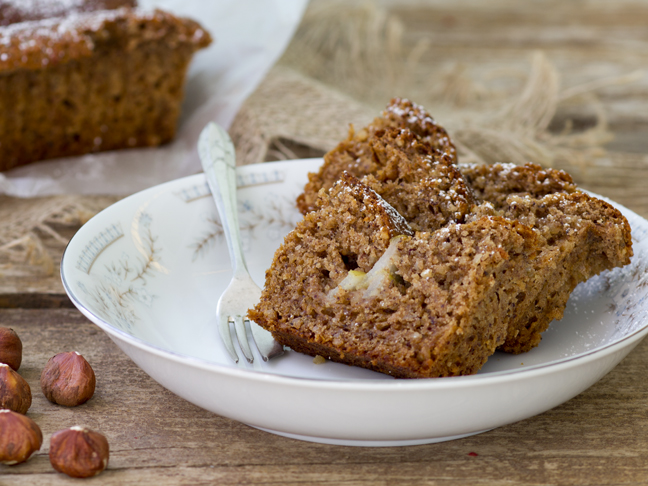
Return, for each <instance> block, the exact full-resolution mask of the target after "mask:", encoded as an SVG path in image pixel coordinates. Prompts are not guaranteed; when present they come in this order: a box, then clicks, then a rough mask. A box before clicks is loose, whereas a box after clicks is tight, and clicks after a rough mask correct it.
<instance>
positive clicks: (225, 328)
mask: <svg viewBox="0 0 648 486" xmlns="http://www.w3.org/2000/svg"><path fill="white" fill-rule="evenodd" d="M218 332H219V334H220V336H221V340H222V341H223V344H224V345H225V349H227V352H228V353H229V355H230V356H231V357H232V359H233V360H234V362H236V363H238V361H239V357H238V354H236V350H235V349H234V343H233V342H232V333H231V331H230V325H229V321H228V318H227V316H223V317H220V316H219V319H218Z"/></svg>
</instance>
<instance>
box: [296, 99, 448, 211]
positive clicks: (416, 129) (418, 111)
mask: <svg viewBox="0 0 648 486" xmlns="http://www.w3.org/2000/svg"><path fill="white" fill-rule="evenodd" d="M387 128H406V129H408V130H409V131H411V132H412V133H413V134H414V135H415V136H416V137H417V139H419V140H420V141H421V142H422V143H423V144H425V145H426V146H427V147H428V151H429V152H430V155H431V157H433V158H435V159H439V158H441V157H444V155H445V158H446V159H447V160H449V161H450V162H451V163H453V164H454V163H455V162H456V158H457V152H456V149H455V146H454V144H453V143H452V140H451V139H450V137H449V136H448V133H447V132H446V131H445V129H444V128H443V127H442V126H441V125H439V124H437V123H436V122H435V121H434V119H433V118H432V117H431V116H430V115H429V113H427V111H425V109H424V108H423V107H421V106H419V105H416V104H415V103H412V102H411V101H409V100H406V99H403V98H394V99H393V100H391V102H390V104H389V105H388V106H387V108H386V109H385V110H384V111H383V113H382V115H381V116H379V117H377V118H376V119H374V120H373V121H372V122H371V123H370V124H369V125H368V126H367V127H365V128H363V129H361V130H359V131H357V132H356V131H355V129H354V128H353V126H351V127H350V128H349V135H348V137H347V139H346V140H344V141H342V142H341V143H340V144H339V145H338V146H337V147H336V148H335V149H333V150H331V151H330V152H328V153H327V154H326V155H325V156H324V163H323V164H322V167H321V168H320V170H319V171H318V172H313V173H310V174H308V182H307V183H306V186H305V187H304V192H303V193H302V194H300V195H299V197H298V198H297V207H298V208H299V210H300V211H301V212H302V213H303V214H306V213H307V212H308V211H312V210H313V209H315V203H316V201H317V193H318V191H319V190H320V189H328V188H330V187H331V186H332V185H333V184H334V183H335V182H336V181H337V180H338V179H339V178H340V176H341V174H342V172H344V171H346V172H348V173H349V174H352V175H354V176H356V177H362V176H365V175H367V174H372V173H375V172H376V171H377V170H380V166H381V164H380V163H379V162H378V161H376V160H375V159H374V151H373V150H372V147H371V142H372V140H373V138H374V135H375V134H376V132H382V131H384V130H385V129H387Z"/></svg>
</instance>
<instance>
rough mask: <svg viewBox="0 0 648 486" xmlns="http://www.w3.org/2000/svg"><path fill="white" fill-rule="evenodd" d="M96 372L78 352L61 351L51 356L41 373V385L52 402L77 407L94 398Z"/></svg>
mask: <svg viewBox="0 0 648 486" xmlns="http://www.w3.org/2000/svg"><path fill="white" fill-rule="evenodd" d="M95 383H96V379H95V374H94V371H93V370H92V367H91V366H90V363H88V362H87V361H86V360H85V358H84V357H83V356H81V355H80V354H79V353H77V352H69V353H60V354H57V355H56V356H54V357H52V358H50V360H49V361H48V362H47V364H46V365H45V368H44V369H43V372H42V373H41V378H40V385H41V389H42V390H43V394H44V395H45V397H47V399H48V400H49V401H50V402H53V403H58V404H59V405H65V406H67V407H75V406H77V405H81V404H82V403H85V402H87V401H88V400H90V399H91V398H92V395H93V394H94V390H95Z"/></svg>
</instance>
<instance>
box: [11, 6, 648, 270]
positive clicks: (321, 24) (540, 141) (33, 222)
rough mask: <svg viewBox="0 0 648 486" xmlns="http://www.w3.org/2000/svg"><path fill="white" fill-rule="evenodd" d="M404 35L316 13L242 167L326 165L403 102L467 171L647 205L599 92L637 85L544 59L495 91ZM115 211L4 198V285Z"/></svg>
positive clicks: (392, 25) (270, 81)
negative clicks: (554, 177)
mask: <svg viewBox="0 0 648 486" xmlns="http://www.w3.org/2000/svg"><path fill="white" fill-rule="evenodd" d="M402 33H403V26H402V25H401V23H400V22H399V20H398V18H396V17H394V16H392V15H390V14H389V13H388V12H387V11H385V10H383V9H381V8H380V7H378V6H376V5H375V4H369V3H367V4H364V5H349V4H344V6H343V7H342V6H341V5H340V4H338V3H337V2H331V1H324V2H316V3H313V4H312V5H311V6H310V7H309V9H308V10H307V12H306V14H305V17H304V19H303V21H302V24H301V26H300V28H299V29H298V32H297V33H296V35H295V37H294V39H293V40H292V42H291V44H290V45H289V47H288V49H287V51H286V52H285V54H284V56H283V57H282V59H281V60H280V61H279V62H278V64H277V65H276V66H275V67H274V68H273V69H272V70H271V72H270V73H269V74H268V76H267V77H266V79H265V80H264V81H263V82H262V83H261V85H260V86H259V88H258V89H257V90H256V92H255V93H253V94H252V96H251V97H250V98H249V99H248V100H247V101H246V103H245V104H244V106H243V107H242V109H241V110H240V112H239V113H238V115H237V117H236V119H235V121H234V123H233V125H232V127H231V129H230V134H231V136H232V139H233V140H234V143H235V145H236V150H237V163H238V164H239V165H245V164H254V163H260V162H265V161H272V160H282V159H296V158H307V157H318V156H321V155H322V154H324V153H325V152H326V151H328V150H329V149H331V148H333V147H334V146H335V145H336V144H337V143H338V142H339V141H340V140H341V139H343V138H344V137H345V136H346V133H347V130H348V127H349V124H350V123H352V124H354V125H356V126H362V125H364V124H366V123H367V122H368V121H370V120H371V119H372V118H373V117H374V116H376V115H377V114H378V113H379V112H380V110H381V109H382V108H383V107H384V105H385V104H386V103H387V102H388V101H389V99H390V98H391V97H393V96H405V97H409V98H411V99H412V100H414V101H416V102H417V103H419V104H422V105H424V106H426V107H427V108H428V109H429V111H431V112H432V113H433V114H434V116H435V118H436V119H437V120H438V121H439V122H440V123H441V124H443V125H444V126H445V127H446V128H447V129H448V131H449V133H450V134H451V136H452V137H453V139H454V141H455V143H456V144H457V147H458V152H459V157H460V161H462V162H478V163H492V162H499V161H503V162H513V163H525V162H528V161H533V162H536V163H539V164H542V165H545V166H556V167H560V168H563V169H566V170H568V171H569V172H571V173H572V175H574V176H575V178H576V179H577V182H585V183H587V184H588V185H589V186H590V188H593V189H596V188H597V187H598V186H602V187H608V188H609V187H612V188H614V187H618V188H621V189H623V194H629V193H630V194H632V192H633V188H634V190H635V192H637V193H638V194H639V193H641V194H643V192H644V191H643V187H640V186H639V185H638V184H637V182H636V181H637V180H641V176H639V178H638V177H637V171H642V174H645V173H646V167H645V164H644V163H637V161H636V160H635V159H633V158H632V156H631V155H628V160H624V159H623V155H619V154H616V155H615V158H614V160H613V166H614V165H616V166H617V167H618V168H619V170H612V171H610V170H608V169H609V167H610V158H609V154H606V152H605V150H604V149H603V145H604V144H605V143H606V142H608V141H609V140H610V139H611V137H612V134H611V133H610V131H609V129H608V126H607V121H606V116H605V112H604V110H603V109H602V107H601V104H600V103H599V102H598V100H597V97H596V91H597V90H598V89H600V88H601V87H604V86H609V85H610V84H623V83H631V82H632V81H633V80H634V79H636V74H633V73H630V74H629V75H627V76H624V77H620V78H615V79H603V80H595V81H593V82H590V83H589V84H587V85H583V86H577V87H573V88H571V89H569V90H563V89H561V83H560V73H559V72H558V71H557V70H556V68H555V67H554V66H553V65H552V63H551V62H549V60H548V59H547V57H546V56H545V55H544V54H543V53H541V52H535V53H530V54H529V64H528V71H527V73H525V75H524V79H523V80H522V82H521V83H519V87H518V88H517V89H511V88H508V89H496V88H487V87H485V85H484V84H483V83H481V82H480V80H476V79H470V78H469V77H468V76H467V74H466V72H467V70H466V69H465V67H464V66H462V65H459V64H455V65H453V66H449V67H448V69H446V70H443V71H442V72H429V71H426V67H425V65H423V64H422V63H421V62H420V58H421V54H422V52H424V50H425V48H426V45H425V42H424V40H423V41H422V42H420V43H419V44H417V45H415V46H413V47H410V48H409V49H406V48H404V47H403V44H402ZM413 73H415V74H413ZM575 107H577V108H579V109H581V110H586V111H588V112H590V113H592V114H593V119H594V123H592V124H590V126H589V127H588V128H587V129H584V130H582V129H581V130H574V129H573V127H572V126H571V124H570V119H569V116H568V113H570V112H573V110H574V108H575ZM557 126H558V127H559V128H558V129H557V128H556V127H557ZM635 158H636V157H635ZM633 181H634V182H633ZM628 191H629V193H628ZM620 196H621V193H620ZM116 200H117V198H116V197H106V196H102V197H88V196H84V197H80V196H72V195H71V196H56V197H47V198H39V199H28V200H20V199H14V198H8V197H0V276H1V275H33V276H38V275H49V274H52V273H53V272H55V271H56V263H57V262H56V261H55V260H54V259H53V258H54V257H53V256H52V255H56V254H58V253H60V250H61V249H62V248H63V247H64V245H65V244H66V242H67V240H68V238H69V236H70V235H71V234H72V233H73V231H74V229H75V228H78V227H79V225H81V224H83V223H84V222H85V221H86V220H87V219H88V218H89V217H91V216H92V215H93V214H95V213H96V212H97V211H99V210H100V209H102V208H104V207H106V206H108V205H109V204H111V203H113V202H114V201H116ZM57 249H58V250H59V251H57Z"/></svg>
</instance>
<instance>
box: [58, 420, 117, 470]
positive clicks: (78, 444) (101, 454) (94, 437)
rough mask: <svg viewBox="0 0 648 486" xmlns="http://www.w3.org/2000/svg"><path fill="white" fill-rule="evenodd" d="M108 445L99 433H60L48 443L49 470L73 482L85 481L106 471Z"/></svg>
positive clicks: (76, 429)
mask: <svg viewBox="0 0 648 486" xmlns="http://www.w3.org/2000/svg"><path fill="white" fill-rule="evenodd" d="M108 456H109V448H108V441H107V440H106V438H105V437H104V436H103V435H102V434H100V433H99V432H94V431H92V430H89V429H86V428H83V427H71V428H69V429H64V430H59V431H58V432H55V433H54V434H53V435H52V438H51V439H50V449H49V458H50V462H51V463H52V467H53V468H54V469H56V470H57V471H58V472H60V473H64V474H67V475H68V476H71V477H73V478H88V477H90V476H95V475H97V474H99V473H100V472H101V471H103V470H104V469H106V466H107V465H108Z"/></svg>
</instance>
